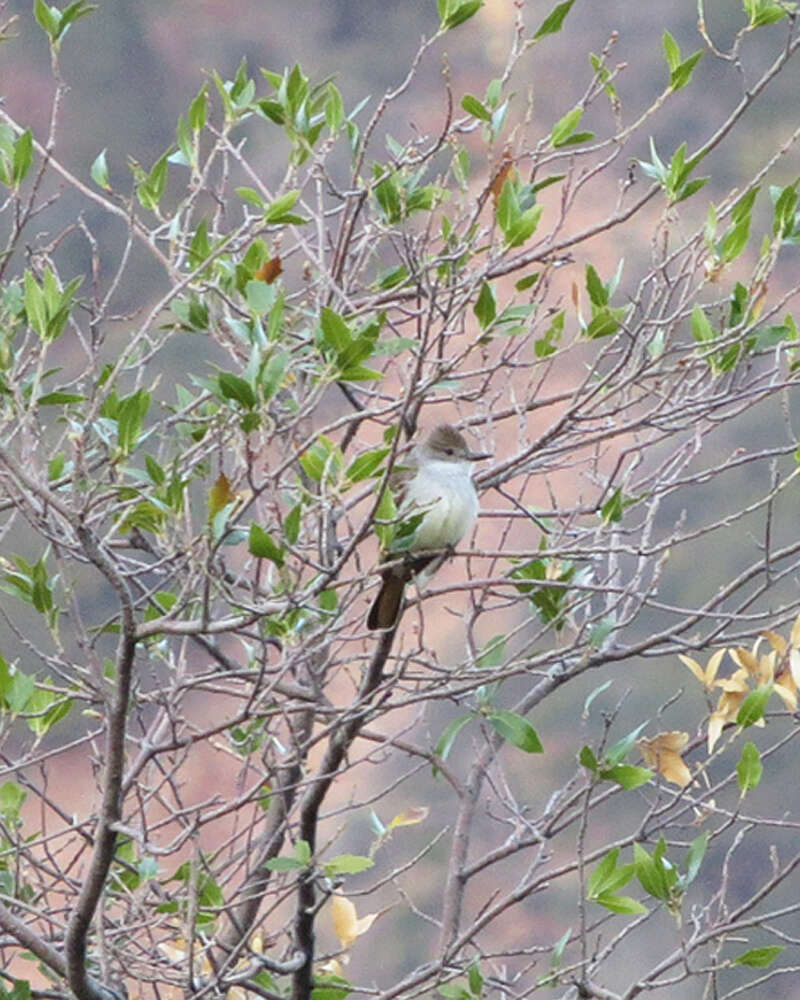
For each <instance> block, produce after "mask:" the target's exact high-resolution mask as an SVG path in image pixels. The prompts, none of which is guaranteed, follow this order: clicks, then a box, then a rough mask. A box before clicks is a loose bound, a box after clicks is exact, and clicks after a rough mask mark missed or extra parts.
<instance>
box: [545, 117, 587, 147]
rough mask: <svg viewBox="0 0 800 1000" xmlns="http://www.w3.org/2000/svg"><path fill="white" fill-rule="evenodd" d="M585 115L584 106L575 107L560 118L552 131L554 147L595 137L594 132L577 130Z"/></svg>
mask: <svg viewBox="0 0 800 1000" xmlns="http://www.w3.org/2000/svg"><path fill="white" fill-rule="evenodd" d="M582 117H583V108H580V107H578V108H573V109H572V110H571V111H568V112H567V113H566V114H565V115H564V116H563V117H562V118H560V119H559V120H558V121H557V122H556V124H555V125H554V126H553V130H552V131H551V133H550V144H551V145H552V147H553V148H554V149H559V148H560V147H562V146H575V145H578V144H579V143H581V142H589V140H590V139H594V132H577V131H576V129H577V127H578V125H579V124H580V121H581V118H582Z"/></svg>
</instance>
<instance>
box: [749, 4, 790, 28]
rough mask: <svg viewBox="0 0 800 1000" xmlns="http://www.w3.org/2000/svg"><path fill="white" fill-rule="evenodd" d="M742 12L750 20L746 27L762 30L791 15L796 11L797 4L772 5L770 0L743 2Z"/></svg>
mask: <svg viewBox="0 0 800 1000" xmlns="http://www.w3.org/2000/svg"><path fill="white" fill-rule="evenodd" d="M744 10H745V13H746V14H747V16H748V17H749V18H750V23H749V25H748V27H750V28H763V27H765V26H766V25H768V24H775V23H776V22H777V21H780V20H781V19H782V18H784V17H788V16H789V15H790V14H793V13H794V12H795V10H797V4H796V3H773V2H772V0H744Z"/></svg>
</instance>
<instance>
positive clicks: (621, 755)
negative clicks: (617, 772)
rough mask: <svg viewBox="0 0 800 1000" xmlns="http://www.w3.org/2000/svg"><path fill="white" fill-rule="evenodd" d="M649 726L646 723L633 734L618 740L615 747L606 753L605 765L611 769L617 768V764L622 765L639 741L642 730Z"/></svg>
mask: <svg viewBox="0 0 800 1000" xmlns="http://www.w3.org/2000/svg"><path fill="white" fill-rule="evenodd" d="M646 726H647V723H646V722H643V723H642V724H641V725H640V726H637V727H636V729H634V730H633V731H632V732H630V733H628V735H627V736H623V737H622V739H620V740H617V742H616V743H614V745H613V746H611V747H609V749H608V750H607V751H606V756H605V763H606V764H607V766H609V767H616V765H617V764H621V763H622V761H623V760H625V758H626V757H627V756H628V754H629V753H630V752H631V750H632V749H633V747H634V744H635V743H636V741H637V740H638V739H639V735H640V733H641V732H642V730H643V729H644V728H645V727H646Z"/></svg>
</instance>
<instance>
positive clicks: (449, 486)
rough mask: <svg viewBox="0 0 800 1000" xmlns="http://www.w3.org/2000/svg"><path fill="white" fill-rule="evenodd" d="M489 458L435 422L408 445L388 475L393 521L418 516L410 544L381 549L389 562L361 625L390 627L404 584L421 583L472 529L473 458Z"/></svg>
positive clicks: (474, 497)
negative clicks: (403, 461) (406, 456)
mask: <svg viewBox="0 0 800 1000" xmlns="http://www.w3.org/2000/svg"><path fill="white" fill-rule="evenodd" d="M486 458H491V454H489V453H488V452H477V451H471V450H470V448H469V445H468V444H467V441H466V439H465V438H464V435H463V434H462V433H461V432H460V431H459V430H457V429H456V428H455V427H453V426H452V425H451V424H440V425H439V426H438V427H435V428H434V429H433V430H432V431H431V432H430V434H429V435H428V436H427V437H426V438H425V439H424V440H423V441H422V442H421V443H420V444H418V445H417V447H416V448H415V449H414V451H413V453H412V457H411V461H410V462H409V464H408V465H407V466H404V467H403V468H402V470H398V471H397V472H396V473H393V474H392V476H391V477H390V487H391V488H392V490H393V492H394V493H395V494H396V495H397V502H398V520H399V521H400V522H402V521H403V520H408V519H409V518H411V517H413V516H414V515H415V514H419V515H422V519H421V521H420V523H419V524H418V525H417V528H416V531H415V533H414V534H413V536H412V539H411V543H410V545H409V546H408V547H407V549H405V550H404V551H402V552H398V551H392V549H391V547H390V549H389V551H387V552H386V553H384V556H383V561H384V562H391V565H389V566H386V568H385V569H384V570H383V572H382V574H381V587H380V590H379V591H378V594H377V596H376V597H375V599H374V601H373V602H372V605H371V607H370V610H369V614H368V616H367V628H368V629H370V630H373V631H375V630H378V629H389V628H394V627H395V625H396V624H397V622H398V619H399V617H400V610H401V608H402V605H403V594H404V592H405V588H406V584H407V583H408V582H409V581H410V580H415V581H416V583H417V584H418V585H419V586H424V585H425V584H426V583H427V582H428V580H429V579H430V577H431V576H433V574H434V573H435V572H436V570H438V569H439V567H440V566H441V565H442V563H443V562H444V561H445V560H446V559H447V557H448V556H449V555H450V554H452V550H453V548H454V547H455V546H456V545H458V543H459V542H460V541H461V539H462V538H463V537H464V536H465V535H466V534H467V533H468V532H469V531H471V530H472V527H473V525H474V524H475V521H476V519H477V516H478V494H477V492H476V490H475V484H474V483H473V481H472V468H473V463H475V462H478V461H481V460H483V459H486Z"/></svg>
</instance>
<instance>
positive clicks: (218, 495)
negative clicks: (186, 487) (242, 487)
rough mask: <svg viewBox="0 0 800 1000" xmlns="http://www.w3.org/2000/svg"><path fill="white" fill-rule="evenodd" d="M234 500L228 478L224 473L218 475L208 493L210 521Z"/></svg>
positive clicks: (234, 496)
mask: <svg viewBox="0 0 800 1000" xmlns="http://www.w3.org/2000/svg"><path fill="white" fill-rule="evenodd" d="M236 499H237V495H236V494H235V493H234V492H233V490H232V489H231V484H230V482H229V481H228V477H227V476H226V475H225V473H224V472H222V473H220V475H219V478H218V479H217V481H216V482H215V483H214V485H213V486H212V487H211V489H210V490H209V491H208V515H209V517H210V518H212V519H213V518H215V517H216V516H217V514H219V512H220V511H221V510H222V508H223V507H227V506H228V504H229V503H233V502H234V501H235V500H236Z"/></svg>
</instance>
